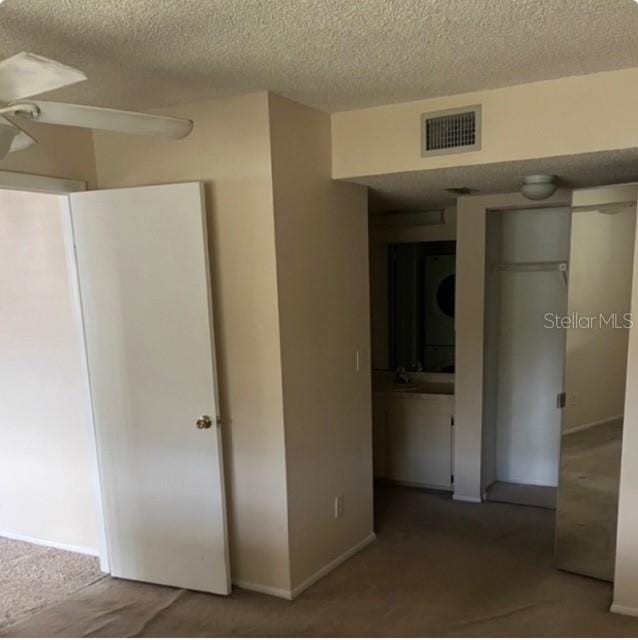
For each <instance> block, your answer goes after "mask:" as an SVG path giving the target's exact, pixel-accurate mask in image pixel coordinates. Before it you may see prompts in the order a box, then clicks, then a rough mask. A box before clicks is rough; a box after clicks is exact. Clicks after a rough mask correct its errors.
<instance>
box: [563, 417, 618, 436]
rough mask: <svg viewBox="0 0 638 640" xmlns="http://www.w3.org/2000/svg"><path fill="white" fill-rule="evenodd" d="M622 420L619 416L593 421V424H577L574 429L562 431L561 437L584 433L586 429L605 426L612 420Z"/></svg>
mask: <svg viewBox="0 0 638 640" xmlns="http://www.w3.org/2000/svg"><path fill="white" fill-rule="evenodd" d="M622 418H624V416H623V415H622V414H620V415H619V416H611V417H609V418H603V419H602V420H595V421H594V422H586V423H585V424H579V425H576V426H575V427H570V428H569V429H565V430H564V431H563V435H564V436H567V435H569V434H570V433H578V432H579V431H585V430H586V429H592V428H593V427H599V426H600V425H601V424H607V423H608V422H612V421H614V420H620V419H622Z"/></svg>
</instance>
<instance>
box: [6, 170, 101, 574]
mask: <svg viewBox="0 0 638 640" xmlns="http://www.w3.org/2000/svg"><path fill="white" fill-rule="evenodd" d="M0 189H13V190H17V191H35V192H38V193H50V194H52V195H65V196H68V195H69V194H71V193H75V192H78V191H86V182H84V181H83V180H68V179H66V178H53V177H48V176H36V175H31V174H27V173H15V172H12V171H0ZM60 216H61V222H62V236H63V240H64V250H65V254H66V263H67V269H68V281H69V285H70V287H69V288H70V292H71V306H72V314H73V322H74V324H75V327H76V330H77V331H76V334H77V336H78V341H79V347H80V352H81V354H82V360H83V364H82V366H83V374H84V376H83V377H84V391H85V398H86V402H85V407H84V416H85V425H86V429H87V431H88V434H89V442H90V443H91V452H92V455H91V460H90V467H91V476H92V482H93V494H94V496H95V506H96V513H97V524H98V530H99V537H100V542H99V558H100V569H101V570H102V571H103V572H104V573H110V564H109V554H108V545H107V541H106V527H105V522H104V506H103V502H102V482H101V480H100V468H99V458H98V450H97V437H96V433H95V423H94V419H93V405H92V401H91V384H90V379H89V368H88V358H87V350H86V340H85V334H84V320H83V318H82V302H81V295H80V283H79V277H78V267H77V260H76V256H75V243H74V240H73V224H72V220H71V206H70V202H69V198H68V197H67V198H66V203H65V206H64V207H63V209H62V211H61V214H60Z"/></svg>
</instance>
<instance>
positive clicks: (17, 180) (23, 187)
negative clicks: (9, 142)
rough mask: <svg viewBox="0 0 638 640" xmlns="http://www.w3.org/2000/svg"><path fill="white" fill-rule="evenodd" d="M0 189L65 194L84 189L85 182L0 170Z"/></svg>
mask: <svg viewBox="0 0 638 640" xmlns="http://www.w3.org/2000/svg"><path fill="white" fill-rule="evenodd" d="M0 189H13V190H20V191H37V192H39V193H53V194H57V195H67V194H69V193H73V192H75V191H86V182H84V181H82V180H68V179H66V178H52V177H50V176H36V175H33V174H30V173H16V172H14V171H0Z"/></svg>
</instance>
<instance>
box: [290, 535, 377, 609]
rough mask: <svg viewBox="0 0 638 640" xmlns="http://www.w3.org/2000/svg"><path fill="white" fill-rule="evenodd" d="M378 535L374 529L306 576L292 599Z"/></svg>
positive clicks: (370, 542)
mask: <svg viewBox="0 0 638 640" xmlns="http://www.w3.org/2000/svg"><path fill="white" fill-rule="evenodd" d="M376 538H377V536H376V534H375V533H374V531H373V532H372V533H370V534H368V535H367V536H366V537H365V538H364V539H363V540H360V541H359V542H357V544H355V545H354V546H353V547H350V549H348V550H347V551H344V552H343V553H342V554H341V555H340V556H337V557H336V558H335V559H334V560H332V561H330V562H329V563H328V564H327V565H325V566H323V567H322V568H321V569H319V571H317V572H316V573H313V574H312V575H311V576H310V577H309V578H306V579H305V580H304V581H303V582H300V583H299V584H298V585H297V586H296V587H295V588H294V589H293V590H292V592H291V596H292V599H293V600H294V599H295V598H296V597H297V596H298V595H300V594H301V593H303V592H304V591H305V590H306V589H307V588H308V587H310V586H312V585H313V584H314V583H315V582H317V581H318V580H321V578H323V577H324V576H326V575H328V574H329V573H330V572H331V571H333V570H334V569H336V568H337V567H338V566H339V565H340V564H343V563H344V562H345V561H346V560H348V559H350V558H351V557H352V556H353V555H355V554H356V553H359V551H361V550H362V549H365V547H367V546H368V545H369V544H372V543H373V542H374V541H375V540H376Z"/></svg>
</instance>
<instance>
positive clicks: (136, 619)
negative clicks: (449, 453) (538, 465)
mask: <svg viewBox="0 0 638 640" xmlns="http://www.w3.org/2000/svg"><path fill="white" fill-rule="evenodd" d="M376 513H377V533H378V539H377V541H376V542H375V543H374V544H372V545H371V546H370V547H368V548H367V549H365V550H364V551H362V552H361V553H359V554H358V555H356V556H355V557H353V558H351V559H350V560H349V561H348V562H347V563H345V564H344V565H342V566H341V567H340V568H338V569H337V570H336V571H334V572H333V573H331V574H330V575H328V576H327V577H325V578H324V579H323V580H321V581H320V582H318V583H317V584H315V585H314V586H313V587H311V588H310V589H308V591H306V592H305V593H304V594H303V595H302V596H300V597H299V598H298V599H297V600H296V601H294V602H286V601H283V600H279V599H276V598H272V597H269V596H264V595H259V594H256V593H251V592H248V591H242V590H240V589H236V590H235V591H234V592H233V595H232V596H230V597H228V598H223V597H215V596H210V595H205V594H201V593H193V592H188V591H183V590H179V589H170V588H167V587H159V586H153V585H148V584H140V583H133V582H126V581H122V580H115V579H111V578H107V579H105V580H102V581H100V582H98V583H97V584H95V585H93V586H91V587H88V588H87V589H83V590H82V591H79V592H77V593H75V594H74V595H72V596H70V597H69V598H67V599H66V600H65V601H64V602H60V603H58V604H56V605H53V606H51V607H49V608H47V609H45V610H43V611H40V612H38V613H37V614H35V615H33V616H31V617H29V618H28V619H26V620H23V621H22V622H20V623H18V624H17V625H14V626H12V627H10V628H8V629H4V630H3V632H2V633H4V635H7V636H8V635H15V636H219V635H222V636H244V635H249V636H251V635H252V636H273V635H275V636H291V635H292V636H317V635H319V636H343V635H346V636H361V635H363V636H369V635H371V636H428V635H429V636H432V635H435V636H485V635H487V636H574V635H576V636H635V635H638V619H635V618H628V617H623V616H618V615H614V614H610V613H608V608H609V604H610V601H611V586H610V585H609V584H608V583H605V582H602V581H598V580H594V579H591V578H584V577H581V576H576V575H573V574H569V573H565V572H560V571H557V570H555V569H554V567H553V566H552V562H553V557H552V548H553V538H554V523H553V520H554V512H552V511H550V510H548V509H536V508H531V507H521V506H514V505H508V504H497V503H484V504H481V505H475V504H466V503H458V502H453V501H452V500H451V499H450V498H449V497H447V496H445V495H441V494H427V493H421V492H417V491H411V490H408V489H396V488H391V487H384V488H382V489H380V490H379V491H378V492H377V512H376Z"/></svg>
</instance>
